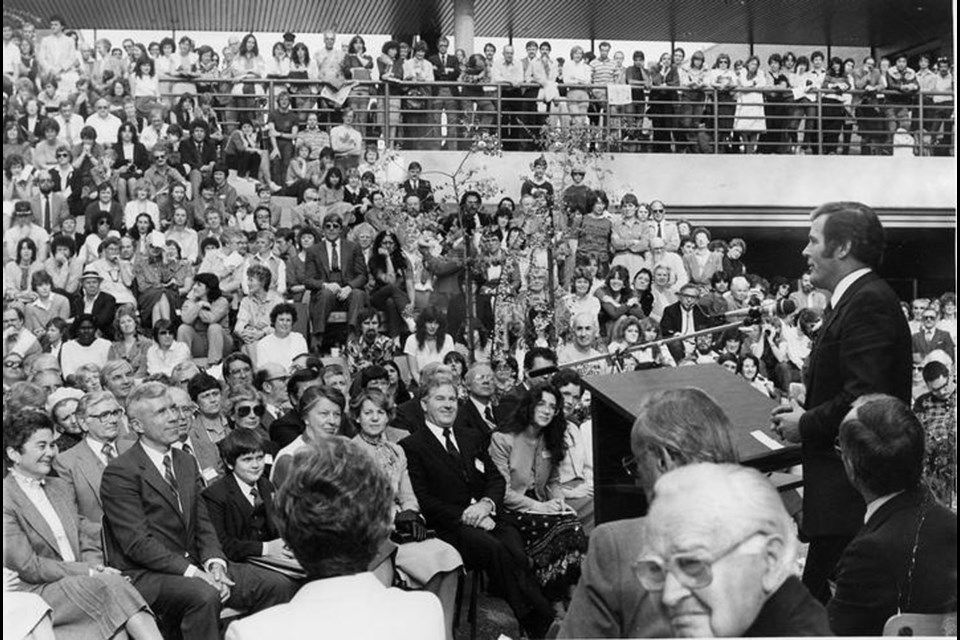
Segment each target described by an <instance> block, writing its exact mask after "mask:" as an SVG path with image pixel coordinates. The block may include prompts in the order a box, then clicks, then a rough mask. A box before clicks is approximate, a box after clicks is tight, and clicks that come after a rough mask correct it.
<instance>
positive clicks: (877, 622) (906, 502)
mask: <svg viewBox="0 0 960 640" xmlns="http://www.w3.org/2000/svg"><path fill="white" fill-rule="evenodd" d="M924 500H926V504H925V506H924V507H923V509H924V518H923V525H922V527H920V531H919V544H918V545H917V549H916V557H915V565H914V568H913V579H912V584H911V580H910V579H909V578H908V575H909V573H910V562H911V559H912V558H913V557H914V551H913V548H914V542H915V541H917V540H918V536H917V533H918V532H917V525H918V523H919V521H920V520H919V516H920V511H921V502H922V501H924ZM836 582H837V589H836V592H835V593H834V597H833V599H832V600H830V603H829V605H828V606H827V611H828V612H829V614H830V628H831V629H832V630H833V631H834V633H836V634H838V635H842V636H847V635H849V636H854V635H856V636H879V635H882V633H883V625H884V623H885V622H886V621H887V619H888V618H890V616H892V615H894V614H896V613H897V612H898V611H900V612H902V613H946V612H950V611H956V610H957V514H955V513H953V512H952V511H950V510H949V509H947V508H946V507H943V506H941V505H939V504H937V503H936V502H935V499H934V498H933V496H931V495H930V494H929V493H927V492H926V491H925V490H920V489H918V490H914V491H908V492H906V493H902V494H900V495H898V496H896V497H894V498H891V499H890V500H889V501H888V502H886V503H885V504H883V505H881V507H880V508H879V509H877V511H876V512H875V513H874V514H873V515H872V516H870V520H868V521H867V523H866V524H865V525H863V528H862V529H860V533H858V534H857V537H856V538H854V539H853V541H852V542H851V543H850V544H849V545H848V546H847V548H846V550H845V551H844V552H843V556H842V557H841V558H840V562H839V564H838V565H837V572H836Z"/></svg>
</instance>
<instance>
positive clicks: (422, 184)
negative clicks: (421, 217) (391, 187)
mask: <svg viewBox="0 0 960 640" xmlns="http://www.w3.org/2000/svg"><path fill="white" fill-rule="evenodd" d="M400 188H401V189H403V197H404V198H406V197H407V196H409V195H415V196H417V197H418V198H420V207H421V209H422V210H423V211H427V210H428V209H431V208H433V205H434V201H433V186H431V184H430V181H429V180H424V179H423V178H417V188H416V189H414V188H413V183H412V182H411V181H410V180H409V179H407V180H404V181H403V183H402V184H401V185H400ZM428 205H429V206H428Z"/></svg>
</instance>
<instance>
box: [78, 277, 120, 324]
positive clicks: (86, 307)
mask: <svg viewBox="0 0 960 640" xmlns="http://www.w3.org/2000/svg"><path fill="white" fill-rule="evenodd" d="M102 280H103V276H102V275H100V273H99V272H98V271H96V270H95V269H84V271H83V275H81V276H80V291H78V292H77V293H76V294H75V295H74V296H73V298H72V299H71V300H70V316H71V317H73V318H76V317H77V316H79V315H80V314H82V313H89V314H91V315H93V317H94V318H95V319H96V324H97V330H98V331H99V332H100V335H101V336H103V337H104V338H106V339H107V340H111V339H113V320H114V316H115V315H116V310H117V299H116V298H114V297H113V296H112V295H110V294H109V293H106V292H105V291H100V282H101V281H102Z"/></svg>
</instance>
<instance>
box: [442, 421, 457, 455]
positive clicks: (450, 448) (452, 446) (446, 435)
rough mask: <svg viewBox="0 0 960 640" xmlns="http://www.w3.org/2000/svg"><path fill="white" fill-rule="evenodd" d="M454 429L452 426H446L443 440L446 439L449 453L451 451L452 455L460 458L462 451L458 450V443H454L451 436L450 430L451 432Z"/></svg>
mask: <svg viewBox="0 0 960 640" xmlns="http://www.w3.org/2000/svg"><path fill="white" fill-rule="evenodd" d="M452 430H453V429H451V428H450V427H446V428H444V430H443V441H444V443H445V444H446V447H447V453H449V454H450V455H452V456H453V457H454V458H459V457H460V452H459V451H458V450H457V445H455V444H453V438H451V437H450V432H451V431H452Z"/></svg>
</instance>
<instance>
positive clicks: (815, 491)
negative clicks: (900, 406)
mask: <svg viewBox="0 0 960 640" xmlns="http://www.w3.org/2000/svg"><path fill="white" fill-rule="evenodd" d="M911 366H912V356H911V346H910V329H909V328H908V327H907V321H906V319H905V318H904V317H903V311H901V309H900V301H899V300H898V299H897V295H896V294H895V293H894V292H893V289H891V288H890V287H889V286H888V285H887V283H886V282H884V281H883V280H882V279H881V278H880V276H878V275H876V274H875V273H869V274H867V275H865V276H863V277H861V278H860V279H858V280H857V281H856V282H854V283H853V285H851V286H850V288H849V289H847V291H846V293H845V294H844V295H843V298H842V299H841V300H840V302H839V304H838V305H837V307H836V308H835V309H833V311H832V312H831V313H829V314H828V315H827V316H826V318H825V320H824V322H823V326H822V327H821V329H820V333H819V335H818V336H817V339H816V341H815V342H814V345H813V348H812V349H811V351H810V357H809V359H808V361H807V370H806V372H805V373H806V375H805V376H804V383H805V385H806V389H807V403H806V412H805V413H804V414H803V416H802V417H801V418H800V438H801V461H802V463H803V482H804V492H803V525H802V527H801V532H802V533H803V534H804V535H806V536H831V535H833V536H851V537H852V536H853V535H855V534H856V533H857V531H858V530H859V529H860V527H861V526H862V524H863V511H864V508H865V505H864V504H863V499H862V498H861V497H860V494H859V493H858V492H857V491H856V490H855V489H854V488H853V486H851V484H850V482H849V480H847V476H846V473H845V472H844V470H843V463H842V462H841V461H840V456H838V455H837V453H836V451H835V450H834V441H835V440H836V438H837V433H838V431H839V427H840V421H841V420H843V417H844V416H845V415H846V414H847V411H849V409H850V404H851V403H852V402H853V401H854V399H856V398H858V397H860V396H862V395H866V394H868V393H887V394H890V395H893V396H896V397H898V398H900V399H901V400H903V401H904V402H908V403H909V402H910V392H911V379H912V373H913V372H912V369H911Z"/></svg>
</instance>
